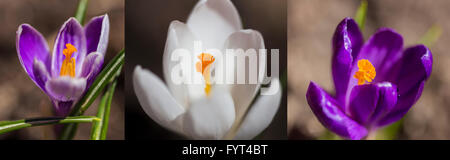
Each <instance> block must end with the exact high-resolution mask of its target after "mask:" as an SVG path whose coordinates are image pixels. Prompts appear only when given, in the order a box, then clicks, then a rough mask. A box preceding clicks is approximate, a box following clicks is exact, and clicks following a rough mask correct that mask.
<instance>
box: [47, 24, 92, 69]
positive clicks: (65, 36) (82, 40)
mask: <svg viewBox="0 0 450 160" xmlns="http://www.w3.org/2000/svg"><path fill="white" fill-rule="evenodd" d="M67 43H70V44H72V45H73V46H75V48H77V52H75V53H73V55H72V57H74V58H75V63H76V66H75V67H76V68H75V73H76V76H78V75H79V74H80V72H79V71H80V69H81V66H82V65H81V62H83V61H84V58H85V56H86V37H85V35H84V30H83V27H82V26H81V25H80V23H78V21H77V20H76V19H75V18H73V17H72V18H69V20H67V21H66V22H65V23H64V25H63V26H62V27H61V30H59V33H58V35H57V37H56V41H55V46H54V48H53V55H52V66H51V74H52V76H53V77H57V76H59V73H60V71H61V64H62V62H63V60H64V59H65V56H64V54H63V53H62V52H63V50H64V48H66V44H67Z"/></svg>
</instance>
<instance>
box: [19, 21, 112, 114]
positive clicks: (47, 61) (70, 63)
mask: <svg viewBox="0 0 450 160" xmlns="http://www.w3.org/2000/svg"><path fill="white" fill-rule="evenodd" d="M108 36H109V19H108V15H103V16H99V17H94V18H92V20H91V21H90V22H89V23H88V24H87V25H86V26H85V27H84V28H83V26H81V25H80V23H78V21H77V20H76V19H75V18H69V19H68V20H67V21H66V22H65V23H64V24H63V26H62V27H61V29H60V30H59V33H58V35H57V37H56V40H55V44H54V46H53V53H52V54H50V50H49V48H48V45H47V42H46V41H45V39H44V37H43V36H42V35H41V33H39V32H38V31H37V30H36V29H34V28H33V27H32V26H31V25H29V24H22V25H20V26H19V29H18V30H17V38H16V48H17V54H18V56H19V60H20V63H21V64H22V67H23V68H24V70H25V72H26V73H27V74H28V75H29V76H30V78H31V79H32V80H33V81H34V83H36V85H37V86H39V88H41V89H42V90H43V91H44V92H45V93H46V94H47V95H48V96H49V97H50V99H51V100H52V103H53V106H54V109H55V114H56V115H58V116H66V115H67V114H68V113H69V112H70V109H71V107H72V105H73V104H74V103H75V102H76V101H77V100H78V99H79V98H80V97H81V96H83V95H84V93H85V92H86V91H87V89H88V88H89V86H90V85H91V83H92V82H93V81H94V79H95V77H96V76H97V74H98V73H99V71H100V70H101V68H102V65H103V58H104V56H105V52H106V47H107V44H108Z"/></svg>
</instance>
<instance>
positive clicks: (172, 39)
mask: <svg viewBox="0 0 450 160" xmlns="http://www.w3.org/2000/svg"><path fill="white" fill-rule="evenodd" d="M194 41H195V36H194V35H193V34H192V32H191V31H190V30H189V28H188V27H187V25H186V24H184V23H181V22H179V21H172V22H171V23H170V26H169V31H168V33H167V40H166V46H165V49H164V56H163V68H164V78H165V80H166V83H167V86H168V87H169V89H170V91H171V93H172V95H173V96H174V98H175V99H176V100H177V101H178V103H180V104H181V105H183V106H186V105H187V104H188V100H187V99H188V97H187V91H185V90H186V89H185V86H184V85H183V84H175V83H174V82H173V81H172V72H173V69H174V67H177V65H178V67H180V62H179V61H172V55H173V53H174V51H175V50H176V49H186V50H187V51H189V52H192V50H193V47H194ZM191 57H193V55H191ZM180 69H183V68H180Z"/></svg>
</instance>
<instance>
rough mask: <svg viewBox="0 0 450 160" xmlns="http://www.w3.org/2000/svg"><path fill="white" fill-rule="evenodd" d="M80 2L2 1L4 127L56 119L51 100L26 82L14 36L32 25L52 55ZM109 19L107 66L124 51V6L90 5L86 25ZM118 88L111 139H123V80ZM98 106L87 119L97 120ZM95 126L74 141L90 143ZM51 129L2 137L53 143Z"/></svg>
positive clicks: (117, 2)
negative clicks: (22, 121)
mask: <svg viewBox="0 0 450 160" xmlns="http://www.w3.org/2000/svg"><path fill="white" fill-rule="evenodd" d="M77 4H78V0H64V1H61V0H46V1H36V0H2V1H0V24H1V25H2V26H1V30H0V55H1V58H0V75H1V76H0V121H4V120H18V119H24V118H31V117H47V116H52V115H53V114H52V109H53V108H52V106H51V102H50V100H49V98H48V97H47V96H46V95H45V94H44V93H43V92H42V91H41V90H40V89H39V87H37V86H36V85H35V84H34V83H33V81H32V80H31V79H30V78H29V77H28V75H27V74H26V72H25V71H24V70H23V68H22V66H21V65H20V62H19V59H18V57H17V53H16V47H15V41H16V31H17V28H18V27H19V25H20V24H22V23H29V24H31V25H32V26H33V27H34V28H36V29H37V30H38V31H39V32H41V33H42V34H43V36H44V37H45V38H46V39H47V41H48V43H49V48H50V49H52V48H53V47H52V46H53V43H54V41H55V37H56V34H57V32H58V30H59V29H60V27H61V25H62V24H63V23H64V21H66V20H67V19H68V18H69V17H71V16H74V13H75V10H76V8H77ZM105 13H107V14H108V15H109V18H110V35H109V46H108V50H107V53H106V57H105V63H104V65H106V64H107V63H108V62H109V60H110V59H111V58H112V57H113V56H114V55H116V54H117V53H118V52H119V51H120V50H121V49H122V48H124V0H91V1H89V5H88V10H87V13H86V18H85V22H88V21H89V20H90V19H91V18H92V17H94V16H98V15H102V14H105ZM120 79H121V80H119V84H118V86H117V89H116V92H115V95H114V100H113V102H112V103H113V104H112V106H111V115H110V116H111V117H110V122H109V129H108V136H107V139H124V98H123V88H124V85H123V77H121V78H120ZM97 105H98V100H97V101H96V102H95V103H94V104H92V106H91V107H90V108H89V109H88V110H87V112H86V113H85V115H93V116H95V115H96V112H97V111H96V108H97ZM90 129H91V124H81V125H80V127H79V129H78V132H77V136H76V137H75V139H89V135H90ZM52 131H53V130H52V126H39V127H31V128H26V129H21V130H18V131H14V132H10V133H6V134H2V135H0V139H55V138H56V137H55V136H54V135H53V132H52Z"/></svg>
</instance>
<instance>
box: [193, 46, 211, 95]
mask: <svg viewBox="0 0 450 160" xmlns="http://www.w3.org/2000/svg"><path fill="white" fill-rule="evenodd" d="M198 59H200V62H197V63H196V64H195V67H196V69H197V72H200V73H202V75H203V78H204V79H205V82H206V86H205V93H206V95H209V94H210V92H211V70H210V68H209V67H210V65H211V64H212V63H213V62H214V60H215V58H214V56H212V55H211V54H208V53H202V54H200V55H199V56H198Z"/></svg>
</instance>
